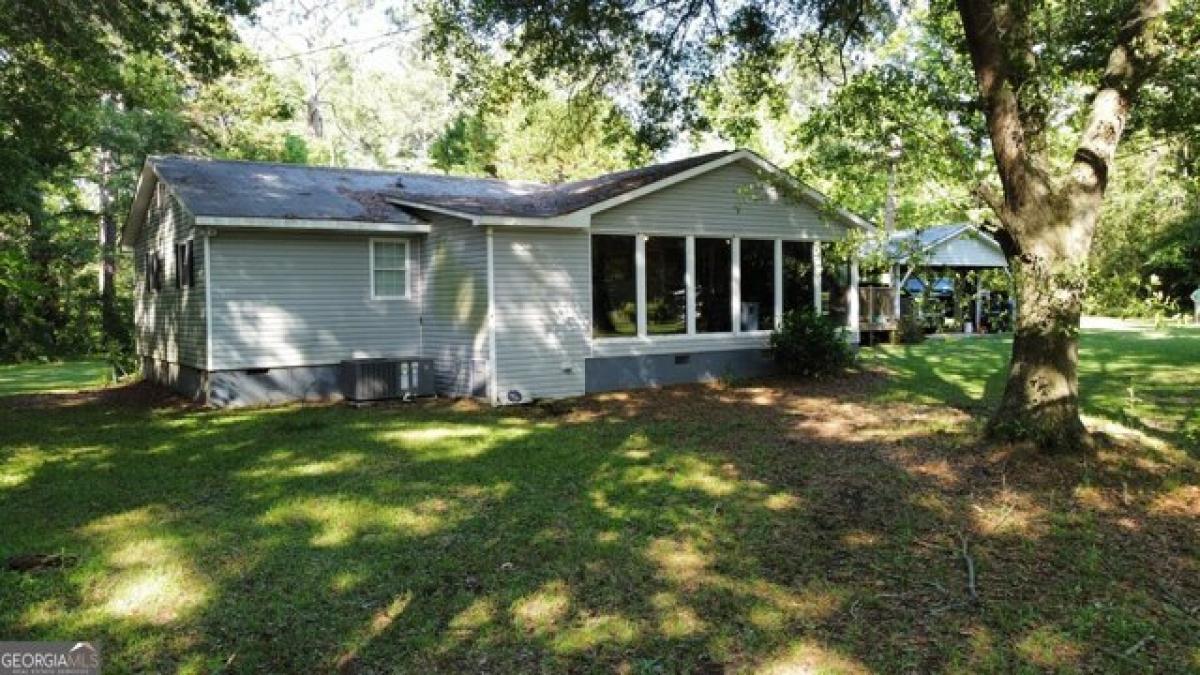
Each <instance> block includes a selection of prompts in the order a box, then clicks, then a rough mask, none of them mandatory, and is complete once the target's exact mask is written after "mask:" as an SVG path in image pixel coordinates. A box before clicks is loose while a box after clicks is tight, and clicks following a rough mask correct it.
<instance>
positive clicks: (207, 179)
mask: <svg viewBox="0 0 1200 675" xmlns="http://www.w3.org/2000/svg"><path fill="white" fill-rule="evenodd" d="M148 161H149V162H150V164H151V165H152V166H153V167H154V170H155V172H156V173H157V174H158V176H159V177H160V178H161V179H162V180H164V181H166V182H167V184H169V185H170V186H171V188H172V189H173V190H174V191H175V194H176V195H178V196H179V198H180V199H182V200H183V203H184V204H186V205H187V207H188V209H189V210H190V211H191V212H192V213H193V214H195V215H197V216H217V217H230V218H233V217H241V218H281V219H286V220H299V219H304V220H350V221H362V222H376V223H414V222H419V221H417V220H416V219H415V218H413V217H412V216H410V215H409V214H407V213H405V212H404V211H403V210H402V209H399V208H397V207H396V206H394V205H393V204H391V203H389V202H388V201H387V200H386V199H384V198H383V197H382V192H383V191H384V190H387V189H389V188H392V187H394V186H395V184H396V174H395V173H392V172H385V171H363V170H359V169H337V168H332V167H316V166H300V165H297V164H273V163H266V162H242V161H232V160H216V159H202V158H199V157H183V156H178V155H167V156H162V157H151V158H150V159H149V160H148Z"/></svg>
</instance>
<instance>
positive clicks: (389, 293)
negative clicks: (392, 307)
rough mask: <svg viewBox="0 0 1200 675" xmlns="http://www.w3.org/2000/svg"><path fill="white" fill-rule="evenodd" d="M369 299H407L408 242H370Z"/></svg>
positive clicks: (374, 240)
mask: <svg viewBox="0 0 1200 675" xmlns="http://www.w3.org/2000/svg"><path fill="white" fill-rule="evenodd" d="M371 297H372V298H374V299H376V300H397V299H404V298H407V297H408V242H406V241H389V240H383V239H372V240H371Z"/></svg>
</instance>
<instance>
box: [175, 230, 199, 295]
mask: <svg viewBox="0 0 1200 675" xmlns="http://www.w3.org/2000/svg"><path fill="white" fill-rule="evenodd" d="M194 280H195V266H194V264H193V258H192V241H191V240H190V239H189V240H188V241H185V242H181V243H179V244H176V245H175V288H190V287H191V286H192V283H193V282H194Z"/></svg>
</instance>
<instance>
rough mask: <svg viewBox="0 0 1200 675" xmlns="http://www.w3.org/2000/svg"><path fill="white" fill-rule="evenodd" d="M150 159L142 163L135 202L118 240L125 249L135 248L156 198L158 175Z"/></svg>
mask: <svg viewBox="0 0 1200 675" xmlns="http://www.w3.org/2000/svg"><path fill="white" fill-rule="evenodd" d="M150 159H151V158H149V157H147V158H146V160H145V161H144V162H142V173H141V175H140V176H138V182H137V188H136V189H135V190H134V193H133V202H132V203H131V204H130V205H129V215H127V216H126V217H125V225H124V226H123V227H122V228H121V234H120V236H119V237H118V240H117V244H118V245H119V246H120V247H121V248H124V249H131V248H133V242H134V241H135V240H136V239H137V236H138V233H139V232H141V229H142V225H143V224H145V222H146V214H147V212H148V211H149V210H150V201H151V200H152V199H153V198H154V188H155V187H156V186H157V185H158V174H156V173H155V172H154V166H153V164H151V162H150Z"/></svg>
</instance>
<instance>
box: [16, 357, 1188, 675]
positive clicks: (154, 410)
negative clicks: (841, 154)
mask: <svg viewBox="0 0 1200 675" xmlns="http://www.w3.org/2000/svg"><path fill="white" fill-rule="evenodd" d="M1115 339H1117V340H1119V339H1120V338H1119V337H1118V338H1115ZM1138 339H1141V338H1138ZM976 344H977V345H979V346H978V347H974V345H976ZM1095 344H1103V343H1102V342H1101V343H1095ZM972 345H973V348H978V349H981V350H987V349H992V348H993V347H991V346H988V345H986V344H985V343H983V342H978V343H975V342H973V343H972ZM945 347H946V348H949V347H950V346H949V345H945ZM1117 347H1119V348H1120V349H1119V351H1121V353H1127V352H1128V353H1133V352H1129V350H1134V352H1136V353H1137V354H1139V355H1140V356H1138V357H1137V359H1136V360H1134V361H1130V364H1131V367H1133V366H1135V365H1136V364H1137V363H1141V364H1142V365H1143V366H1145V367H1146V368H1147V370H1146V371H1145V372H1146V373H1147V374H1146V375H1144V376H1136V375H1135V377H1136V380H1137V382H1142V381H1157V379H1156V378H1157V377H1158V376H1157V375H1153V374H1152V373H1157V372H1159V371H1158V370H1157V369H1158V368H1159V367H1160V364H1158V363H1157V362H1156V361H1155V359H1156V358H1159V357H1157V356H1156V355H1161V354H1163V353H1165V352H1166V351H1167V350H1152V349H1146V350H1144V352H1143V351H1141V350H1140V348H1139V347H1137V346H1136V345H1134V346H1129V347H1126V346H1122V345H1121V344H1120V343H1119V342H1118V343H1117ZM995 348H999V347H998V346H997V347H995ZM920 349H928V350H931V351H930V356H938V358H942V359H944V360H943V361H940V362H937V363H936V364H935V365H934V366H932V368H933V377H934V378H935V379H938V380H947V381H951V380H952V377H953V372H955V371H954V368H955V367H957V366H955V365H954V364H955V363H957V362H956V361H955V359H956V358H961V357H954V356H950V355H948V354H945V353H939V352H937V349H936V347H935V346H934V345H923V346H921V347H920ZM1093 349H1095V347H1093ZM959 353H961V352H959ZM1092 353H1099V352H1092ZM915 354H916V352H909V353H908V356H907V357H906V358H908V359H909V360H908V361H905V360H903V359H902V358H901V357H903V356H904V355H903V353H901V354H899V355H898V356H897V359H899V360H896V361H893V365H895V366H896V370H897V374H896V375H895V376H894V378H893V379H892V380H886V379H885V378H884V377H883V376H881V375H879V374H877V373H875V372H863V373H859V374H856V375H853V376H850V377H848V378H846V379H844V380H841V381H838V382H832V383H823V384H794V383H783V382H780V383H763V384H755V385H746V386H737V387H733V386H719V387H718V386H714V387H703V386H696V387H679V388H672V389H668V390H665V391H662V392H638V393H633V394H613V395H608V396H603V397H594V398H592V399H589V400H585V401H582V402H580V403H579V404H578V405H577V406H576V407H575V408H574V409H573V410H571V411H569V412H566V413H562V411H549V410H541V409H538V408H522V409H503V410H492V409H487V408H480V407H478V406H476V405H474V404H468V403H450V402H443V401H427V402H420V403H416V404H409V405H396V406H384V407H376V408H368V409H362V410H355V409H351V408H348V407H345V406H325V407H290V408H281V409H273V410H255V411H234V412H213V411H197V410H191V409H187V408H186V407H183V406H182V405H181V404H179V403H177V402H175V401H174V400H173V399H169V398H156V397H155V395H154V393H153V391H152V390H150V389H148V388H145V387H139V386H135V387H127V388H122V389H106V390H103V391H101V392H99V393H96V394H94V395H72V396H59V397H37V398H29V397H12V398H6V399H3V400H0V532H2V535H3V536H0V560H3V559H6V558H8V557H9V556H12V555H15V554H23V553H61V554H64V555H66V556H71V557H74V558H76V560H75V561H74V564H72V565H69V566H67V567H66V568H64V569H50V570H44V571H40V572H32V573H22V572H13V571H3V570H0V639H61V640H74V639H98V640H100V641H101V642H102V643H103V645H104V652H105V658H106V660H107V661H108V665H109V666H110V667H111V669H112V670H113V671H116V672H126V671H145V670H155V671H184V672H212V671H221V670H232V671H240V672H261V671H270V672H312V671H318V672H319V671H330V670H338V671H341V672H380V671H385V672H392V671H402V672H463V671H469V672H495V673H508V672H526V671H538V670H541V671H585V672H587V671H595V672H612V671H617V672H630V673H659V672H664V673H670V672H720V671H722V670H755V671H758V670H762V671H776V672H810V671H812V672H865V671H889V672H895V671H916V672H929V671H935V670H937V671H957V672H976V671H1003V672H1012V671H1042V670H1079V669H1084V670H1093V671H1104V672H1129V673H1140V672H1148V671H1158V672H1181V673H1182V672H1195V671H1196V670H1197V669H1200V525H1198V520H1200V462H1198V461H1197V459H1195V458H1193V457H1191V456H1189V454H1188V451H1187V450H1184V449H1181V448H1179V447H1175V446H1172V445H1171V444H1169V443H1168V442H1166V441H1164V440H1162V439H1161V438H1156V437H1155V435H1154V434H1149V433H1146V432H1144V431H1141V430H1138V429H1129V428H1122V427H1116V426H1112V427H1111V429H1110V433H1111V436H1112V441H1111V445H1110V446H1109V447H1107V448H1106V449H1104V450H1101V451H1100V452H1099V453H1098V454H1097V455H1096V456H1094V457H1088V458H1067V457H1058V458H1042V457H1039V456H1036V455H1033V454H1030V453H1029V452H1028V451H1027V450H1026V449H1023V448H1012V447H1007V446H1000V447H993V446H986V445H983V444H982V443H981V442H980V441H979V440H978V436H977V432H978V429H979V424H980V422H979V419H978V416H972V415H971V414H970V413H969V412H964V410H963V409H962V408H963V407H964V406H959V407H958V408H955V407H952V406H948V405H946V404H945V403H943V402H942V401H943V397H945V396H949V393H945V392H953V389H954V386H952V385H947V387H948V388H947V389H946V390H945V392H942V393H936V392H935V393H932V394H931V398H930V399H929V400H927V401H924V402H923V401H920V400H916V398H915V394H916V393H918V392H914V391H911V387H910V386H909V385H910V384H912V383H913V382H916V380H913V379H912V377H913V376H912V375H911V374H906V373H905V372H904V371H903V369H902V368H901V367H900V366H902V365H904V364H905V363H908V364H909V366H910V367H911V368H913V369H916V368H917V366H918V365H919V364H918V363H916V361H915V360H913V359H915V356H914V355H915ZM1117 365H1118V364H1116V363H1108V364H1107V366H1106V367H1108V368H1110V372H1111V369H1112V368H1114V367H1116V366H1117ZM964 377H965V376H964ZM1120 377H1121V378H1122V379H1124V378H1126V377H1127V371H1121V375H1120ZM906 383H907V384H906ZM1114 386H1115V385H1114ZM1122 386H1124V383H1122ZM906 387H907V388H908V389H909V390H907V391H906ZM962 390H963V391H964V392H965V394H964V398H963V399H961V401H965V402H966V403H967V404H970V406H976V405H978V404H977V402H976V401H977V397H978V393H976V394H972V393H971V389H970V388H969V387H968V386H967V385H966V384H965V383H963V384H962ZM980 391H982V390H980ZM1189 395H1192V396H1194V394H1189ZM1093 396H1095V395H1093ZM1091 400H1093V403H1089V406H1090V407H1091V409H1092V410H1093V412H1094V413H1095V414H1101V413H1103V412H1104V410H1105V408H1104V407H1103V406H1104V405H1105V404H1104V403H1102V402H1100V403H1095V401H1102V399H1091ZM1155 400H1157V399H1155ZM961 401H960V402H961ZM956 405H957V404H956ZM970 406H966V407H970ZM556 413H562V414H556ZM1118 421H1120V420H1118ZM964 544H965V547H966V552H967V556H969V559H970V561H971V564H972V566H973V568H974V570H975V588H976V593H977V597H976V598H973V597H972V594H971V592H970V590H969V587H968V581H967V580H968V576H967V565H966V562H965V561H966V558H964V556H963V550H964Z"/></svg>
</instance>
